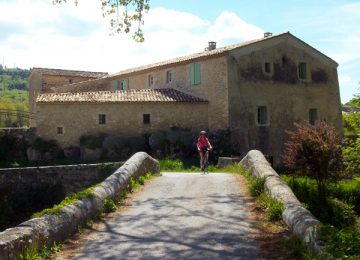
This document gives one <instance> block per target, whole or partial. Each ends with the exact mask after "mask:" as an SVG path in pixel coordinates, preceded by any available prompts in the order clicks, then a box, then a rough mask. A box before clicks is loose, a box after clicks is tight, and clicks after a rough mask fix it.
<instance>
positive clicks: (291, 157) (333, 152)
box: [283, 122, 342, 199]
mask: <svg viewBox="0 0 360 260" xmlns="http://www.w3.org/2000/svg"><path fill="white" fill-rule="evenodd" d="M294 126H295V130H294V131H287V133H288V135H289V141H287V142H286V143H285V152H284V155H283V162H284V164H285V166H287V167H290V168H291V169H296V170H298V171H299V174H301V175H306V176H309V177H310V178H313V179H315V180H316V182H317V187H318V190H319V196H320V197H321V198H323V199H324V198H325V191H326V184H327V182H328V181H329V180H331V179H337V178H338V177H339V176H340V175H341V174H342V151H341V146H340V145H341V137H340V135H339V134H338V133H337V132H336V129H335V128H334V127H332V126H330V125H328V124H327V123H325V122H321V123H319V124H316V125H310V124H309V123H307V122H305V123H303V124H298V123H295V124H294Z"/></svg>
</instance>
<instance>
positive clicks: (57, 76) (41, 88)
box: [28, 68, 107, 127]
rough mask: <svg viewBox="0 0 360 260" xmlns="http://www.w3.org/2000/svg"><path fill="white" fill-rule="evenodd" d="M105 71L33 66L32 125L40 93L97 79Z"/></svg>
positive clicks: (30, 78) (31, 125) (30, 97)
mask: <svg viewBox="0 0 360 260" xmlns="http://www.w3.org/2000/svg"><path fill="white" fill-rule="evenodd" d="M105 75H107V73H103V72H88V71H73V70H57V69H45V68H33V69H32V70H31V73H30V75H29V79H28V80H29V86H30V87H29V112H30V127H36V116H37V114H36V97H37V96H38V95H39V94H40V93H47V92H53V91H55V89H56V88H57V87H59V86H63V85H69V84H70V85H72V84H75V83H78V82H84V81H88V80H90V79H97V78H99V77H102V76H105Z"/></svg>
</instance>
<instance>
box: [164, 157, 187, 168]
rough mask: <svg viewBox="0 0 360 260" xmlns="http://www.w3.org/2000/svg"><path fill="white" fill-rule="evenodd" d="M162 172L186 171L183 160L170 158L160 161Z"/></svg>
mask: <svg viewBox="0 0 360 260" xmlns="http://www.w3.org/2000/svg"><path fill="white" fill-rule="evenodd" d="M159 163H160V169H161V171H181V170H183V169H184V164H183V162H182V161H181V160H179V159H177V160H172V159H170V158H165V159H162V160H159Z"/></svg>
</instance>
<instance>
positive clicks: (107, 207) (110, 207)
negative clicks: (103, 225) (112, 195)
mask: <svg viewBox="0 0 360 260" xmlns="http://www.w3.org/2000/svg"><path fill="white" fill-rule="evenodd" d="M103 203H104V206H103V212H105V213H110V212H115V211H116V205H115V203H114V201H112V200H111V199H104V201H103Z"/></svg>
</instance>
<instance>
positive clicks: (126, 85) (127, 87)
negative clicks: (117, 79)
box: [121, 79, 129, 90]
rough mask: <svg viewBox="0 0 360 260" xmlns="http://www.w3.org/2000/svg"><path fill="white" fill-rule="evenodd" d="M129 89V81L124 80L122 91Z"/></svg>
mask: <svg viewBox="0 0 360 260" xmlns="http://www.w3.org/2000/svg"><path fill="white" fill-rule="evenodd" d="M128 89H129V80H128V79H124V80H123V81H121V90H128Z"/></svg>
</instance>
